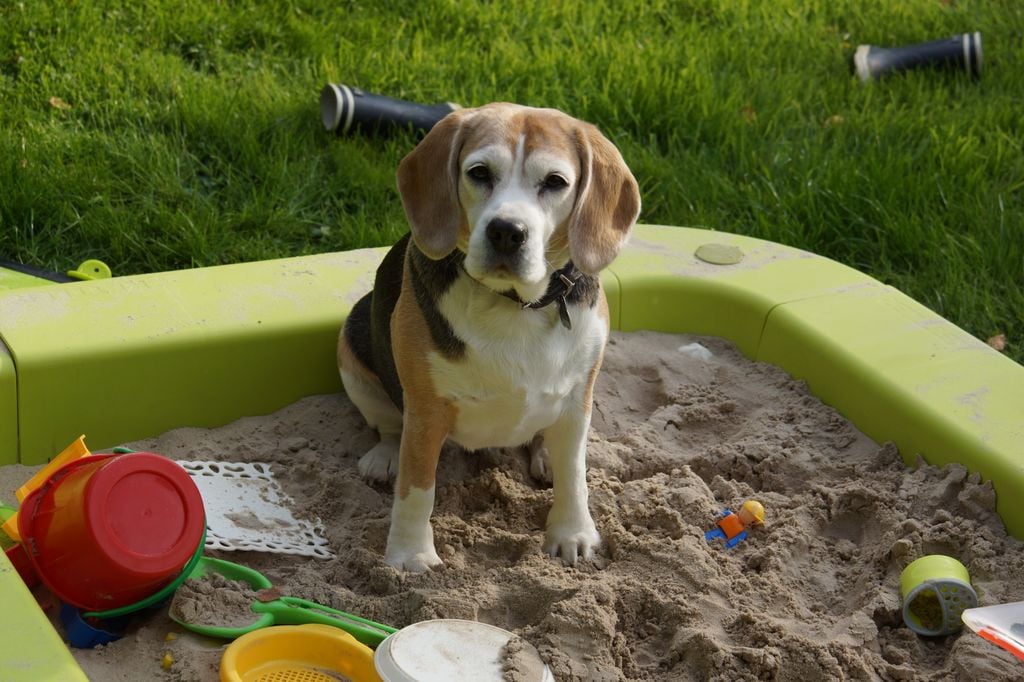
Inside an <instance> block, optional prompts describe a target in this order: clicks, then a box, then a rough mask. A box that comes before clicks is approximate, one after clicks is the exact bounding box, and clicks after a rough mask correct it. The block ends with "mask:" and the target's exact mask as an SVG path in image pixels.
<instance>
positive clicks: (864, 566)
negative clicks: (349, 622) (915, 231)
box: [0, 333, 1024, 682]
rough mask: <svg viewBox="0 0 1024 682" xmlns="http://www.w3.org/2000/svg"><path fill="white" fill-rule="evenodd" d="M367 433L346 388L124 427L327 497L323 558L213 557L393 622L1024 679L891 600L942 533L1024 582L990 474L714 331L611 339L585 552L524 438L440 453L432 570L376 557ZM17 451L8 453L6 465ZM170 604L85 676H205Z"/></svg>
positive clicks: (1004, 583) (587, 662)
mask: <svg viewBox="0 0 1024 682" xmlns="http://www.w3.org/2000/svg"><path fill="white" fill-rule="evenodd" d="M694 343H698V344H700V345H701V346H703V347H704V348H706V349H708V350H709V351H710V352H711V357H710V358H706V359H702V358H701V357H699V356H698V355H699V354H694V353H693V352H692V351H693V349H694V346H692V345H691V344H694ZM683 347H687V350H685V351H684V350H680V349H681V348H683ZM268 390H272V388H270V387H268ZM374 442H375V437H374V435H373V434H372V433H371V432H370V431H369V430H368V429H367V428H366V426H365V425H364V424H363V423H362V420H361V419H360V417H359V415H358V413H357V412H356V410H355V409H354V408H353V406H352V405H351V404H350V403H349V402H348V400H347V399H346V398H345V397H344V396H343V395H340V394H339V395H328V396H314V397H309V398H306V399H303V400H301V401H299V402H297V403H295V404H293V405H291V406H289V407H287V408H285V409H282V410H281V411H279V412H277V413H276V414H273V415H270V416H264V417H255V418H246V419H242V420H239V421H237V422H235V423H232V424H229V425H227V426H224V427H222V428H218V429H210V430H207V429H194V428H182V429H177V430H174V431H171V432H168V433H166V434H164V435H162V436H160V437H158V438H154V439H151V440H146V441H141V442H136V443H129V444H127V445H129V446H131V447H135V448H139V449H148V450H151V451H154V452H158V453H161V454H164V455H166V456H168V457H172V458H175V459H215V460H223V461H259V462H270V463H271V464H272V470H273V471H274V474H275V476H276V477H277V478H278V480H279V481H280V482H281V484H282V486H283V487H284V489H285V490H286V491H287V493H288V494H289V495H291V497H292V498H293V500H294V504H293V509H294V511H295V513H296V515H297V516H300V517H306V518H315V517H319V518H320V519H321V520H322V521H323V522H324V524H325V526H326V529H327V530H326V532H327V537H328V540H329V542H330V544H331V547H332V548H333V549H334V551H336V552H337V554H338V556H337V557H336V558H334V559H327V560H325V559H319V558H302V557H294V556H283V555H270V554H260V553H254V552H246V553H238V552H233V553H226V552H221V553H219V556H221V557H222V558H228V559H231V560H233V561H236V562H239V563H244V564H247V565H249V566H252V567H253V568H256V569H257V570H259V571H261V572H263V573H264V574H265V575H267V576H268V577H269V578H270V579H271V580H272V581H273V582H274V584H275V586H276V587H277V588H279V589H280V590H281V591H282V593H284V594H287V595H291V596H298V597H303V598H306V599H310V600H312V601H315V602H318V603H320V604H325V605H328V606H331V607H334V608H337V609H341V610H343V611H348V612H350V613H355V614H359V615H362V616H364V617H366V618H369V619H371V620H374V621H377V622H380V623H387V624H391V625H394V626H396V627H401V626H405V625H408V624H411V623H414V622H417V621H420V620H423V619H428V618H466V619H475V620H480V621H483V622H487V623H491V624H494V625H497V626H499V627H503V628H505V629H508V630H511V631H513V632H514V633H515V634H517V635H519V636H520V637H522V639H523V640H525V642H526V643H529V644H531V645H533V646H534V647H536V648H537V650H538V651H539V652H540V654H541V656H542V657H543V658H544V660H545V661H547V663H548V665H549V666H550V668H551V670H552V671H553V673H554V674H555V677H556V678H557V679H559V680H595V681H603V680H608V681H612V680H666V681H667V680H673V681H675V680H723V681H726V680H727V681H730V682H733V681H736V680H798V681H800V682H807V681H808V680H841V679H852V680H1003V679H1005V680H1009V679H1021V678H1022V677H1024V664H1022V663H1021V662H1019V661H1017V660H1016V659H1014V658H1013V657H1012V656H1010V655H1009V654H1008V653H1006V652H1004V651H1002V650H1001V649H998V648H997V647H995V646H993V645H991V644H989V643H987V642H985V641H983V640H982V639H981V638H979V637H978V636H976V635H975V634H973V633H972V632H970V631H968V630H964V631H962V632H961V633H959V634H957V635H951V636H947V637H936V638H923V637H920V636H918V635H916V634H914V633H913V632H912V631H911V630H909V629H908V628H907V627H905V626H904V625H903V623H902V618H901V613H900V596H899V575H900V572H901V571H902V569H903V568H904V567H905V566H906V565H907V564H908V563H910V562H911V561H912V560H914V559H916V558H918V557H920V556H923V555H926V554H933V553H940V554H948V555H951V556H954V557H956V558H957V559H959V560H960V561H961V562H963V563H964V565H965V566H966V567H967V568H968V570H969V572H970V575H971V579H972V581H973V584H974V586H975V588H976V590H977V592H978V594H979V597H980V599H981V602H982V604H997V603H1003V602H1009V601H1019V600H1021V599H1024V544H1022V543H1021V542H1019V541H1016V540H1014V539H1012V538H1010V537H1008V536H1007V534H1006V531H1005V529H1004V528H1003V525H1002V523H1001V521H1000V520H999V518H998V516H997V515H996V514H995V512H994V503H995V493H994V491H993V489H992V487H991V485H989V484H988V483H984V482H982V481H980V480H979V479H978V478H977V477H976V476H973V475H969V474H968V473H967V471H965V470H964V469H963V468H962V467H960V466H949V467H945V468H941V469H939V468H935V467H931V466H928V465H924V464H923V463H921V462H919V463H918V466H917V467H916V468H913V469H908V468H906V467H905V465H904V464H903V462H902V460H901V459H900V457H899V454H898V453H897V452H896V450H895V448H893V447H892V446H891V445H878V444H876V443H874V442H872V441H871V440H870V439H869V438H868V437H866V436H865V435H864V434H862V433H860V432H859V431H858V430H857V429H855V428H854V427H853V426H851V425H850V424H849V423H848V422H847V421H846V420H845V419H843V418H842V417H841V416H840V415H839V414H837V413H836V412H835V411H834V410H832V409H831V408H829V407H827V406H825V405H823V404H822V403H821V402H820V401H818V400H817V399H816V398H814V397H813V396H812V395H811V394H810V393H809V392H808V390H807V388H806V387H805V386H804V385H803V384H802V383H801V382H798V381H794V380H793V379H791V378H790V377H788V376H787V375H786V374H785V373H784V372H783V371H781V370H779V369H778V368H775V367H772V366H769V365H764V364H759V363H751V362H749V361H747V360H746V359H744V358H743V357H742V356H741V355H740V354H739V353H738V352H737V351H736V350H735V349H734V348H733V347H732V346H731V345H730V344H728V343H727V342H724V341H722V340H719V339H713V338H698V337H689V336H672V335H663V334H655V333H637V334H615V335H614V336H613V338H612V341H611V343H610V345H609V348H608V354H607V359H606V362H605V369H604V371H603V373H602V375H601V377H600V380H599V382H598V387H597V390H596V394H595V408H594V420H593V428H592V430H591V434H590V438H589V464H590V470H589V484H590V492H591V499H590V506H591V509H592V511H593V514H594V518H595V520H596V522H597V526H598V529H599V530H600V532H601V533H602V536H603V538H604V545H603V548H602V550H601V552H600V555H599V556H598V558H597V559H596V560H595V561H593V562H591V563H586V564H584V565H581V566H579V567H578V568H566V567H563V566H561V565H560V564H558V563H556V562H554V561H552V560H550V559H549V558H547V557H546V556H544V555H543V554H542V553H541V543H542V539H543V528H544V521H545V517H546V514H547V510H548V507H549V506H550V503H551V491H550V489H549V488H548V487H547V486H544V485H540V484H538V483H537V482H535V481H534V480H533V479H532V478H531V477H530V474H529V466H528V461H527V457H526V455H525V453H523V452H520V451H518V450H501V451H485V452H480V453H463V452H460V451H458V450H457V449H455V448H449V449H446V451H445V452H444V453H443V455H442V459H441V465H440V470H439V481H438V490H437V506H436V509H435V513H434V531H435V537H436V542H437V548H438V552H439V553H440V555H441V557H442V558H443V559H444V561H445V566H444V568H443V569H440V570H437V571H432V572H429V573H426V574H420V575H413V574H403V573H399V572H397V571H395V570H394V569H392V568H390V567H388V566H387V565H385V564H384V563H383V562H382V560H381V557H382V553H383V550H384V544H385V539H386V536H387V529H388V522H389V510H390V506H391V492H390V490H389V489H388V488H387V487H384V486H377V485H370V484H367V483H365V482H363V481H362V480H361V479H360V478H359V476H358V474H357V472H356V466H355V464H356V461H357V460H358V458H359V456H360V455H361V454H362V453H363V452H364V451H366V450H367V449H368V448H369V447H370V446H371V445H372V444H373V443H374ZM28 471H29V470H28V469H26V468H24V467H4V468H3V469H2V470H0V473H2V474H3V479H2V480H0V482H4V483H5V484H6V486H13V484H17V483H20V482H21V480H24V479H25V478H27V472H28ZM9 489H10V488H9V487H5V488H4V489H3V490H4V491H6V490H9ZM746 499H756V500H759V501H761V502H762V503H763V504H764V507H765V514H766V519H765V521H766V522H765V524H764V526H763V527H759V528H754V529H753V530H751V532H750V534H749V536H748V537H747V539H746V540H744V541H743V542H741V543H740V544H739V545H737V546H736V547H735V548H733V549H729V550H727V549H725V548H724V547H723V545H722V543H721V542H720V541H716V542H712V543H709V542H707V541H705V539H704V531H706V530H709V529H711V528H713V527H714V525H715V519H716V516H717V514H719V512H720V511H721V510H722V509H723V508H726V507H730V508H732V509H736V508H738V506H739V505H740V504H742V502H743V501H744V500H746ZM166 611H167V608H166V607H164V608H163V609H162V610H158V611H156V612H154V613H151V614H149V615H147V616H146V617H145V618H142V619H138V620H137V622H136V623H134V624H133V625H132V626H131V627H130V629H129V633H128V635H127V636H126V637H124V638H123V639H121V640H119V641H117V642H114V643H112V644H110V645H107V646H106V647H100V648H97V649H95V650H89V651H76V653H75V655H76V658H77V659H78V660H79V662H80V663H81V665H82V667H83V668H84V669H85V670H86V671H87V673H88V674H89V675H90V677H91V679H92V680H94V681H95V682H106V681H108V680H109V681H111V682H113V681H116V680H125V681H132V682H134V681H137V680H143V679H145V680H176V681H181V682H208V681H209V682H212V681H213V680H216V679H217V665H218V661H219V657H220V654H221V652H222V646H223V642H219V641H216V640H209V639H204V638H200V637H197V636H195V635H193V634H191V633H188V632H187V631H185V630H183V629H182V628H180V627H179V626H177V625H175V624H174V623H173V622H172V621H170V620H169V619H168V618H167V615H166ZM169 635H170V636H171V639H168V636H169ZM166 654H170V656H169V658H167V659H166V660H165V664H166V667H163V666H162V665H161V661H162V660H164V657H165V655H166ZM513 667H514V666H513Z"/></svg>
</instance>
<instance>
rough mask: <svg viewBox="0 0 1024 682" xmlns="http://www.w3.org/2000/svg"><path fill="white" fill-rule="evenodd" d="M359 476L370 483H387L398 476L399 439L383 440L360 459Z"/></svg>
mask: <svg viewBox="0 0 1024 682" xmlns="http://www.w3.org/2000/svg"><path fill="white" fill-rule="evenodd" d="M358 468H359V475H360V476H362V477H363V478H365V479H366V480H368V481H376V482H378V483H387V482H388V481H389V480H391V479H392V478H394V477H395V476H397V475H398V439H396V438H382V439H381V441H380V442H379V443H377V444H376V445H374V446H373V447H372V448H370V449H369V450H368V451H367V453H366V454H365V455H363V456H362V457H360V458H359V465H358Z"/></svg>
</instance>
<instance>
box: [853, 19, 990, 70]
mask: <svg viewBox="0 0 1024 682" xmlns="http://www.w3.org/2000/svg"><path fill="white" fill-rule="evenodd" d="M923 66H934V67H940V68H948V69H953V70H957V71H959V70H963V71H966V72H967V73H969V74H970V75H972V76H974V77H975V78H978V77H980V76H981V66H982V51H981V33H979V32H977V31H975V32H974V33H963V34H961V35H956V36H953V37H952V38H946V39H944V40H933V41H931V42H928V43H917V44H916V45H904V46H903V47H878V46H876V45H859V46H858V47H857V51H856V52H855V53H854V55H853V68H854V69H855V70H856V72H857V75H858V76H860V79H861V80H862V81H869V80H871V79H873V78H874V79H877V78H881V77H882V76H885V75H886V74H889V73H892V72H893V71H902V70H904V69H914V68H918V67H923Z"/></svg>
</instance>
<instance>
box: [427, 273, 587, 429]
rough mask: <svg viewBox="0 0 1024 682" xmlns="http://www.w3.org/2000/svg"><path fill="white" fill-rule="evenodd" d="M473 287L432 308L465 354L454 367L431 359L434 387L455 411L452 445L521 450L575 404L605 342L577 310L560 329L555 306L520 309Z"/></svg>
mask: <svg viewBox="0 0 1024 682" xmlns="http://www.w3.org/2000/svg"><path fill="white" fill-rule="evenodd" d="M476 286H478V285H475V283H472V282H460V283H458V284H456V285H455V286H454V287H453V288H452V291H450V292H449V293H448V294H446V295H445V296H444V297H443V298H442V300H441V301H440V302H439V303H440V306H439V307H440V309H441V311H442V312H443V313H444V314H445V316H446V317H447V318H448V320H449V322H450V323H451V325H452V328H453V330H454V331H455V333H456V335H457V336H458V337H459V338H460V339H462V340H463V341H464V342H465V344H466V352H465V355H464V357H462V358H460V359H458V360H454V361H452V360H447V359H445V358H444V357H442V356H441V355H439V354H434V355H432V356H431V359H430V364H431V370H432V375H433V379H434V384H435V388H436V389H437V392H438V394H439V395H441V396H443V397H444V398H446V399H448V400H451V401H452V402H453V404H454V406H455V407H456V410H457V417H456V423H455V427H454V429H453V430H452V433H451V434H450V437H451V439H452V440H454V441H455V442H457V443H459V444H460V445H462V446H463V447H466V448H469V449H479V448H484V447H512V446H516V445H522V444H524V443H527V442H529V441H530V440H531V439H532V438H533V436H534V435H535V434H536V433H537V432H539V431H542V430H543V429H545V428H547V427H549V426H551V425H552V424H553V423H554V422H555V420H556V419H558V417H559V416H560V415H561V414H562V412H563V410H565V409H567V408H569V406H570V405H574V406H576V408H577V409H578V406H579V405H581V404H582V401H583V396H584V392H585V390H586V386H587V382H588V379H589V376H590V373H591V371H592V370H593V368H594V365H595V364H596V362H597V360H598V357H599V355H600V353H601V351H602V349H603V347H604V343H605V341H606V336H607V334H606V331H605V329H604V323H603V321H602V320H600V318H599V317H598V315H597V312H596V311H595V310H593V309H589V308H587V307H585V306H577V307H574V308H573V309H572V310H571V312H570V314H571V316H572V329H566V328H565V327H564V326H562V325H561V324H560V323H559V322H558V318H557V310H556V309H555V308H554V307H551V308H547V309H543V310H529V311H522V310H520V309H519V306H518V305H517V304H515V303H514V302H512V301H508V300H504V299H496V298H495V297H494V296H493V295H475V294H477V292H476V291H474V288H475V287H476Z"/></svg>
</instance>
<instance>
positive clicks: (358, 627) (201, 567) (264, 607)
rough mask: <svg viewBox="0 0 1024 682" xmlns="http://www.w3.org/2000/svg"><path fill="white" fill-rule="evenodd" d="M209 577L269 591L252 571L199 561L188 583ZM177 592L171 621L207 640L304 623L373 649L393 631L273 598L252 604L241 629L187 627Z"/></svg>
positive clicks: (302, 603) (226, 563) (307, 603)
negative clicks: (249, 618) (340, 633)
mask: <svg viewBox="0 0 1024 682" xmlns="http://www.w3.org/2000/svg"><path fill="white" fill-rule="evenodd" d="M211 573H217V574H220V575H222V576H224V577H225V578H227V579H228V580H239V581H241V582H244V583H246V584H248V585H249V586H250V587H252V588H253V589H255V590H269V589H270V588H271V587H273V585H272V584H271V582H270V581H269V580H267V578H266V576H264V575H263V574H262V573H260V572H259V571H254V570H253V569H251V568H248V567H246V566H240V565H239V564H236V563H232V562H230V561H225V560H223V559H214V558H212V557H206V556H204V557H202V558H200V559H199V561H198V562H197V563H196V565H195V567H194V568H193V569H192V572H191V573H189V576H188V579H189V580H198V579H201V578H203V577H204V576H207V575H209V574H211ZM180 594H181V593H180V592H179V593H178V594H177V595H175V598H174V600H172V601H171V608H170V616H171V619H172V620H174V621H175V622H176V623H178V624H179V625H181V626H182V627H184V628H187V629H189V630H192V631H193V632H197V633H199V634H201V635H206V636H208V637H220V638H222V639H235V638H236V637H241V636H242V635H244V634H246V633H247V632H252V631H253V630H257V629H259V628H265V627H269V626H271V625H304V624H306V623H320V624H323V625H331V626H333V627H336V628H340V629H342V630H344V631H345V632H347V633H349V634H350V635H352V636H353V637H355V638H356V639H357V640H359V641H360V642H362V643H363V644H365V645H367V646H368V647H370V648H376V647H377V645H378V644H380V643H381V642H383V641H384V639H385V638H386V637H387V636H388V635H390V634H392V633H393V632H395V628H393V627H391V626H389V625H381V624H380V623H374V622H373V621H372V620H367V619H365V618H360V617H359V616H354V615H352V614H351V613H345V612H344V611H338V610H337V609H332V608H331V607H329V606H323V605H322V604H317V603H315V602H311V601H306V600H305V599H299V598H298V597H276V598H274V599H271V600H269V601H261V600H256V601H253V602H252V603H251V604H250V608H251V609H252V611H253V614H254V616H255V619H254V620H253V622H251V623H247V624H246V625H244V626H242V627H222V626H217V625H209V624H206V623H190V622H188V621H187V620H185V619H184V618H183V617H182V616H181V614H180V613H179V609H177V608H175V606H176V603H175V602H177V601H178V596H179V595H180Z"/></svg>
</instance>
